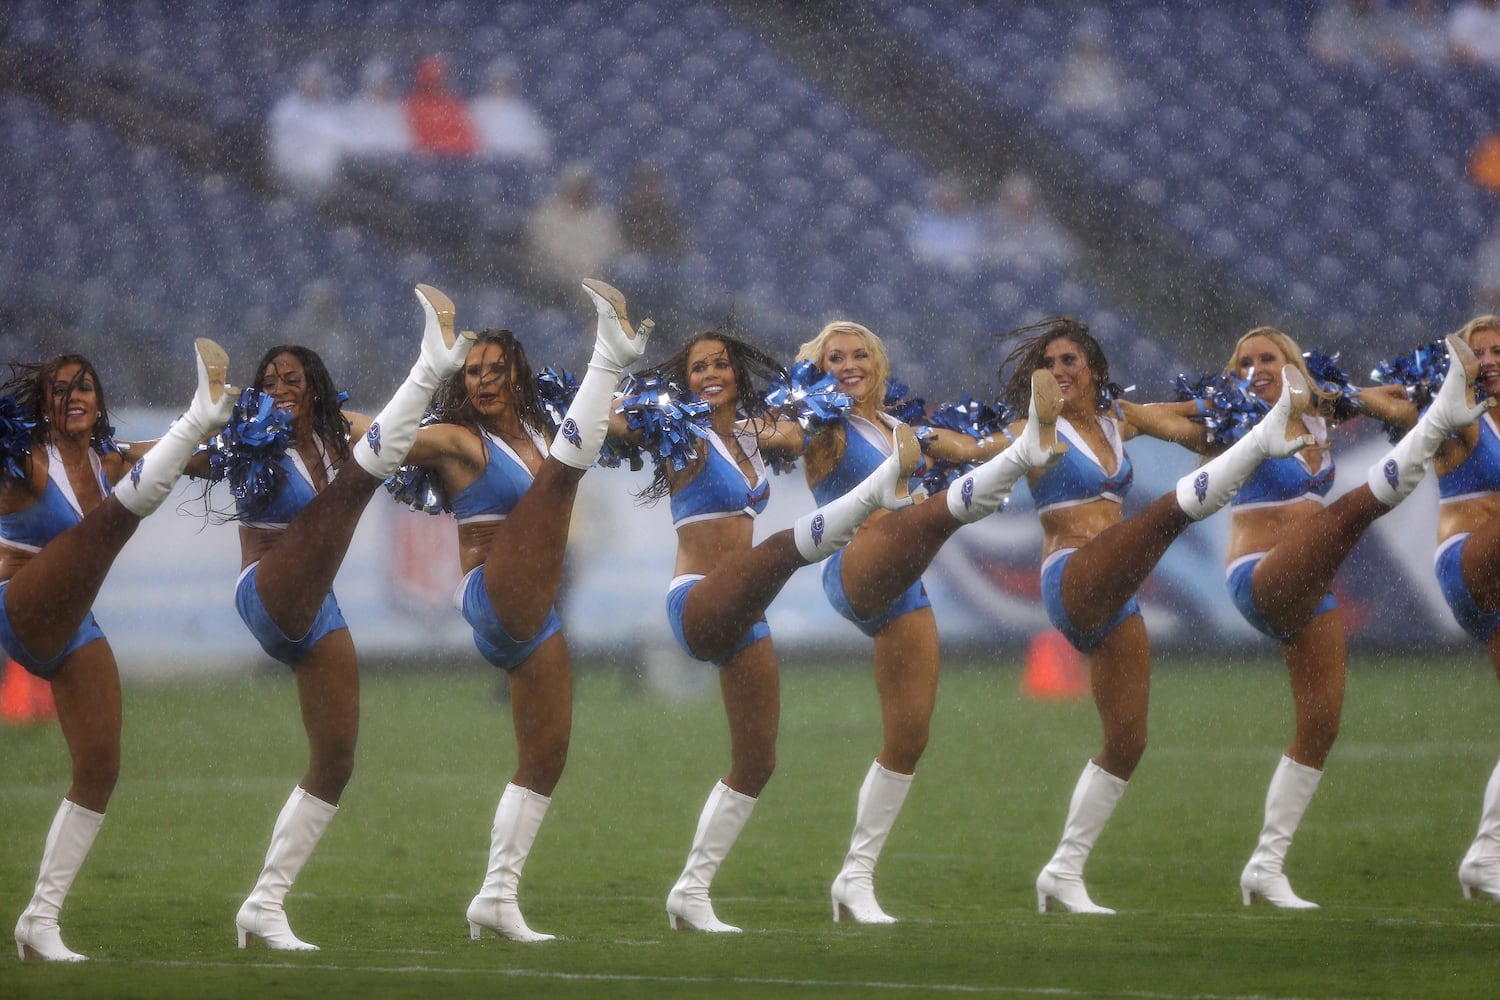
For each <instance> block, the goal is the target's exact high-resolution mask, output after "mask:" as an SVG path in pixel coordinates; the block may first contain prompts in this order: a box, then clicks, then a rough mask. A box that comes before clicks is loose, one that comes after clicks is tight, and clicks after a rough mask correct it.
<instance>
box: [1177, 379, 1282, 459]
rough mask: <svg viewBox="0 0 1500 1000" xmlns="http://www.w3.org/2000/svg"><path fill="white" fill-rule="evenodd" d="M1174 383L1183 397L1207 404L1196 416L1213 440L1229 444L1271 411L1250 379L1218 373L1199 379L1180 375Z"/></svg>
mask: <svg viewBox="0 0 1500 1000" xmlns="http://www.w3.org/2000/svg"><path fill="white" fill-rule="evenodd" d="M1173 384H1174V385H1175V386H1176V388H1177V398H1178V399H1179V400H1188V399H1195V400H1199V401H1200V402H1202V403H1203V404H1204V409H1203V415H1202V416H1201V417H1194V418H1193V419H1195V420H1201V421H1202V423H1203V427H1204V429H1205V430H1206V431H1207V432H1208V440H1209V441H1210V442H1212V443H1215V444H1222V445H1224V446H1225V447H1228V446H1229V445H1232V444H1234V443H1235V442H1236V441H1238V440H1239V439H1240V438H1242V437H1244V436H1245V432H1246V431H1248V430H1249V429H1250V428H1252V427H1254V426H1255V424H1256V423H1257V422H1258V421H1259V420H1260V418H1261V417H1263V416H1265V414H1267V413H1269V412H1270V410H1271V407H1270V404H1268V403H1266V402H1265V401H1264V400H1262V399H1261V398H1260V397H1259V396H1256V395H1255V394H1254V393H1252V392H1251V391H1250V381H1249V380H1248V379H1242V378H1236V377H1235V376H1233V375H1225V374H1223V373H1217V372H1216V373H1213V374H1209V375H1204V376H1203V377H1202V378H1200V379H1198V381H1197V382H1194V381H1192V380H1191V379H1189V378H1188V377H1187V376H1186V375H1178V376H1177V378H1176V379H1174V380H1173Z"/></svg>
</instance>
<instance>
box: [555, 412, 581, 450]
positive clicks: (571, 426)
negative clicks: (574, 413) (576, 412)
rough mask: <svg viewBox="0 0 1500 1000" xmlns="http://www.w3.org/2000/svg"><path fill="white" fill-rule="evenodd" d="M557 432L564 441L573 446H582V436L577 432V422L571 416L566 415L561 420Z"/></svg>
mask: <svg viewBox="0 0 1500 1000" xmlns="http://www.w3.org/2000/svg"><path fill="white" fill-rule="evenodd" d="M558 433H559V434H561V435H562V439H563V440H564V441H566V442H568V444H570V445H572V446H573V447H575V448H582V447H583V436H582V435H581V434H579V433H578V423H577V422H576V421H575V420H574V419H573V418H572V417H567V418H565V419H564V420H563V422H562V428H561V429H560V430H559V431H558Z"/></svg>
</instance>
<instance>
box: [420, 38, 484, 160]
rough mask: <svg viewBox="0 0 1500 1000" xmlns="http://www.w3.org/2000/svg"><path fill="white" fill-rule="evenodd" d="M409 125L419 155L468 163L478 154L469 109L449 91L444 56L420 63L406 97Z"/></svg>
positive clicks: (426, 59)
mask: <svg viewBox="0 0 1500 1000" xmlns="http://www.w3.org/2000/svg"><path fill="white" fill-rule="evenodd" d="M406 122H407V125H408V126H409V127H410V128H411V136H412V143H413V145H414V147H415V148H416V150H417V152H419V153H428V154H431V155H433V156H442V157H449V158H453V159H465V158H467V157H471V156H473V155H474V154H475V153H477V152H478V151H479V137H478V136H477V135H476V134H475V132H474V123H473V122H472V121H471V120H470V119H469V109H468V106H467V105H466V104H464V101H463V99H462V98H460V97H459V96H458V95H457V94H455V93H454V92H453V91H451V90H449V89H448V63H447V61H446V60H444V59H443V57H442V56H427V57H426V58H424V59H422V60H421V61H420V62H418V63H417V71H416V82H415V83H414V85H413V86H412V90H411V93H410V94H408V95H407V97H406Z"/></svg>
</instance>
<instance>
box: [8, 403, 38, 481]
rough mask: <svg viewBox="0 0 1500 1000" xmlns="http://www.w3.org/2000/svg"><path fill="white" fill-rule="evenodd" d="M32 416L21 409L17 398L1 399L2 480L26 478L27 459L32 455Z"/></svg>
mask: <svg viewBox="0 0 1500 1000" xmlns="http://www.w3.org/2000/svg"><path fill="white" fill-rule="evenodd" d="M35 428H36V421H35V420H34V419H32V414H30V413H27V412H25V411H23V410H22V409H21V406H20V404H19V403H17V402H16V400H15V397H13V396H6V397H5V398H3V399H0V479H3V480H18V479H25V478H26V459H27V458H28V457H29V456H30V455H31V432H32V431H33V430H34V429H35Z"/></svg>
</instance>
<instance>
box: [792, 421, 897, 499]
mask: <svg viewBox="0 0 1500 1000" xmlns="http://www.w3.org/2000/svg"><path fill="white" fill-rule="evenodd" d="M878 415H879V417H880V420H881V422H882V423H883V424H885V425H886V426H887V427H895V426H896V425H897V424H898V423H900V421H899V420H897V419H896V418H895V417H893V416H891V415H890V414H888V413H880V414H878ZM890 454H891V436H890V435H889V434H888V433H886V432H885V431H884V430H882V429H881V428H879V427H877V426H875V425H874V424H872V423H870V421H868V420H866V419H865V418H864V417H855V416H850V417H847V418H845V420H844V457H843V458H841V459H839V464H838V465H835V466H834V467H833V469H832V470H831V471H830V472H829V473H828V475H826V476H824V477H823V478H822V479H821V480H820V481H819V482H817V483H814V484H812V495H813V499H814V500H816V501H818V505H819V506H823V505H824V504H827V503H829V502H831V501H833V500H837V499H838V498H839V497H841V496H843V495H844V494H845V493H848V492H849V491H850V490H852V489H854V487H856V486H858V485H859V484H860V483H862V482H864V481H865V479H867V478H869V475H870V473H872V472H874V471H875V470H876V469H877V468H879V467H880V463H881V462H884V461H885V460H886V459H887V458H889V457H890ZM921 485H922V480H921V477H920V476H912V478H911V483H910V487H911V489H912V490H913V491H915V490H916V489H917V488H918V487H920V486H921Z"/></svg>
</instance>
